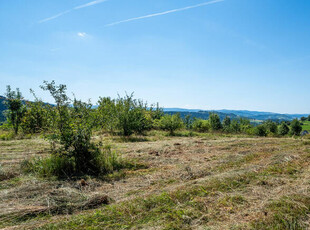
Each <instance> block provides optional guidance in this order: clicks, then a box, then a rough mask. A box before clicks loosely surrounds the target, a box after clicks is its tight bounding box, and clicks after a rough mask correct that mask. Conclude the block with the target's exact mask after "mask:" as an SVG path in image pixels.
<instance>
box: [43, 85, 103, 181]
mask: <svg viewBox="0 0 310 230" xmlns="http://www.w3.org/2000/svg"><path fill="white" fill-rule="evenodd" d="M44 84H45V85H44V86H42V89H44V90H47V91H49V92H50V94H51V95H52V97H53V98H54V99H55V102H56V106H55V108H54V109H53V110H51V111H52V112H53V113H52V115H51V116H52V117H53V120H54V121H55V126H54V127H53V128H52V130H51V131H52V134H51V135H49V136H48V138H49V140H50V141H51V142H52V143H54V142H56V143H58V144H60V147H59V148H58V149H55V150H54V153H53V154H54V155H55V156H53V157H52V158H50V161H51V162H53V163H55V164H56V165H60V168H62V167H61V166H62V165H63V163H64V165H65V166H66V164H67V163H68V162H69V163H70V165H71V163H72V162H74V164H73V163H72V164H73V166H72V167H68V168H74V170H73V172H74V173H75V174H91V175H98V174H100V173H101V172H102V169H101V168H100V167H101V163H100V160H99V159H100V157H101V156H102V154H101V152H100V150H99V148H98V146H96V145H95V144H94V143H91V136H92V129H93V127H94V125H95V122H94V119H93V111H92V105H91V104H90V103H89V102H88V103H86V102H82V101H79V100H76V99H74V101H73V106H72V107H71V106H69V104H70V103H69V102H70V99H69V98H68V96H67V95H66V86H65V85H59V86H56V85H55V82H54V81H52V82H51V83H48V82H44ZM58 158H61V160H59V159H58ZM56 171H57V170H56ZM70 171H71V170H70ZM51 172H54V171H53V170H52V171H51Z"/></svg>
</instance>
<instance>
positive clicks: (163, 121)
mask: <svg viewBox="0 0 310 230" xmlns="http://www.w3.org/2000/svg"><path fill="white" fill-rule="evenodd" d="M183 125H184V123H183V121H182V119H181V117H180V114H179V113H177V114H174V115H168V114H166V115H164V116H163V117H161V118H160V120H159V121H158V126H159V128H160V129H162V130H167V131H169V134H170V135H174V132H175V131H176V130H178V129H180V128H182V127H183Z"/></svg>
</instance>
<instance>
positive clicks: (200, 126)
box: [193, 119, 211, 132]
mask: <svg viewBox="0 0 310 230" xmlns="http://www.w3.org/2000/svg"><path fill="white" fill-rule="evenodd" d="M210 129H211V125H210V123H209V121H208V120H202V119H195V120H194V122H193V130H195V131H197V132H208V131H209V130H210Z"/></svg>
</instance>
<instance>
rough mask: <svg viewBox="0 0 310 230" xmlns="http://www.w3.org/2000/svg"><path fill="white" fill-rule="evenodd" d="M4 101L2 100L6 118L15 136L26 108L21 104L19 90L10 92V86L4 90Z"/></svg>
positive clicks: (21, 97) (21, 98)
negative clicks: (5, 107) (5, 108)
mask: <svg viewBox="0 0 310 230" xmlns="http://www.w3.org/2000/svg"><path fill="white" fill-rule="evenodd" d="M5 96H6V100H4V103H5V105H6V106H7V108H8V110H7V111H6V117H7V119H8V122H9V123H10V124H11V125H12V126H13V129H14V132H15V134H17V133H18V130H19V127H20V124H21V121H22V118H23V115H24V114H25V111H26V107H25V105H24V104H23V101H22V100H23V96H22V94H21V92H20V91H19V89H18V88H17V89H16V91H12V90H11V86H9V85H8V86H7V88H6V93H5Z"/></svg>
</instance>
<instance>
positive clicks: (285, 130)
mask: <svg viewBox="0 0 310 230" xmlns="http://www.w3.org/2000/svg"><path fill="white" fill-rule="evenodd" d="M289 131H290V128H289V127H288V125H287V124H286V123H285V122H282V123H281V125H280V127H279V134H280V135H281V136H285V135H287V134H288V133H289Z"/></svg>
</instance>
